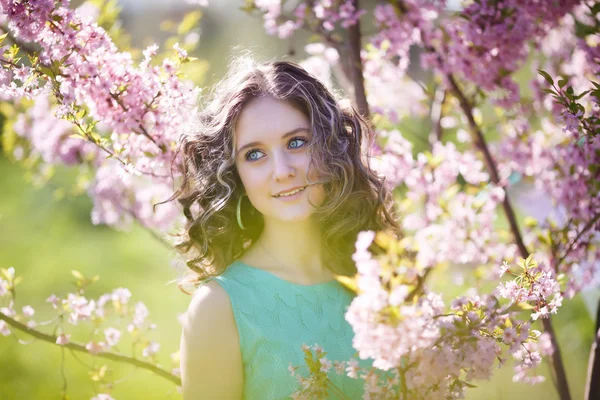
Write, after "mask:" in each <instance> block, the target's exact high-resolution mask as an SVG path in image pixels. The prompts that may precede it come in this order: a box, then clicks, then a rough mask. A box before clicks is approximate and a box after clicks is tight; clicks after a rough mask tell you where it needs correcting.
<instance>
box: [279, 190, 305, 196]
mask: <svg viewBox="0 0 600 400" xmlns="http://www.w3.org/2000/svg"><path fill="white" fill-rule="evenodd" d="M303 190H304V188H301V189H296V190H292V191H291V192H287V193H282V194H280V195H278V196H276V197H284V196H291V195H293V194H296V193H298V192H301V191H303Z"/></svg>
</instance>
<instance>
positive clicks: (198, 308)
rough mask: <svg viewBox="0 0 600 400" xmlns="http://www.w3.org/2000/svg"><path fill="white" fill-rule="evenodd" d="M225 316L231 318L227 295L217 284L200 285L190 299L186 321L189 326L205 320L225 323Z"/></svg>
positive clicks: (211, 282) (231, 312) (213, 282)
mask: <svg viewBox="0 0 600 400" xmlns="http://www.w3.org/2000/svg"><path fill="white" fill-rule="evenodd" d="M224 314H225V315H224ZM227 315H231V317H233V311H232V309H231V301H230V300H229V295H228V294H227V292H226V291H225V289H223V287H221V285H219V284H218V283H217V282H215V281H210V282H207V283H205V284H204V285H202V286H201V287H200V288H199V289H198V290H197V291H196V293H195V294H194V296H193V297H192V300H191V301H190V305H189V307H188V310H187V318H186V319H187V323H188V324H191V325H194V324H197V323H199V322H202V321H204V320H206V319H216V320H220V321H221V323H227V320H228V318H226V316H227Z"/></svg>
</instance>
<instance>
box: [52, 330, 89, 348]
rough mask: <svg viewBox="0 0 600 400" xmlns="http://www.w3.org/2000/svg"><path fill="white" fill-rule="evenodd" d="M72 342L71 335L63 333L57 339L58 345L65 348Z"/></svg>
mask: <svg viewBox="0 0 600 400" xmlns="http://www.w3.org/2000/svg"><path fill="white" fill-rule="evenodd" d="M70 341H71V335H69V334H64V333H61V334H60V335H58V337H57V338H56V344H58V345H60V346H64V345H66V344H68V343H69V342H70ZM86 348H87V347H86Z"/></svg>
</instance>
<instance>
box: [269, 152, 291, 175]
mask: <svg viewBox="0 0 600 400" xmlns="http://www.w3.org/2000/svg"><path fill="white" fill-rule="evenodd" d="M273 160H274V171H273V175H274V177H275V181H277V182H281V181H285V180H286V179H287V178H293V177H294V176H296V169H295V168H294V166H293V165H292V163H291V160H290V157H289V156H288V155H287V154H285V152H278V153H276V154H274V156H273Z"/></svg>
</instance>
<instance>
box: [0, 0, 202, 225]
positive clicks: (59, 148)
mask: <svg viewBox="0 0 600 400" xmlns="http://www.w3.org/2000/svg"><path fill="white" fill-rule="evenodd" d="M67 6H68V2H54V1H47V2H45V3H43V4H42V3H31V2H25V3H21V2H13V1H4V2H0V14H2V15H3V16H4V17H5V21H6V26H7V29H8V31H9V32H7V33H6V34H5V35H4V36H3V37H2V38H3V39H6V38H7V37H10V38H11V41H12V42H13V43H14V44H13V45H12V46H11V47H4V48H3V54H2V56H1V57H0V64H1V67H2V68H0V72H1V75H2V80H1V82H0V86H1V87H2V88H3V99H4V100H10V101H12V102H13V106H12V107H14V113H13V115H5V117H6V118H7V119H8V123H12V126H13V128H12V129H11V130H9V131H8V133H7V135H9V137H8V138H7V139H6V140H4V143H5V145H6V146H3V147H4V150H5V152H7V153H9V154H11V153H12V154H11V155H14V158H16V159H18V160H24V159H26V158H28V159H33V160H40V161H41V162H40V163H41V166H42V168H43V169H42V174H41V175H45V173H44V172H43V171H47V170H48V168H49V167H53V166H54V165H68V166H78V167H80V168H81V170H82V171H83V173H84V174H85V175H86V176H87V177H86V179H87V180H88V181H87V182H85V183H83V185H85V189H86V190H87V191H88V193H89V194H90V196H91V197H92V198H93V199H94V210H93V217H92V219H93V221H94V223H104V224H108V225H112V226H114V227H116V228H125V227H127V226H128V225H129V224H130V223H131V221H132V218H131V216H130V215H129V214H128V213H127V212H126V211H125V210H132V209H139V210H140V212H139V213H138V214H139V215H138V217H136V218H138V219H140V222H142V225H143V226H145V227H149V228H150V229H155V230H161V231H163V232H165V231H168V230H169V229H173V227H175V226H178V224H181V222H182V221H183V217H182V216H181V213H180V210H179V209H178V208H177V207H176V205H175V204H173V203H170V204H166V205H165V204H164V205H161V206H160V210H159V212H156V211H155V210H153V209H150V210H149V209H148V208H151V207H152V203H153V202H154V203H158V202H159V201H161V200H164V199H165V198H167V197H168V196H169V194H170V192H171V191H172V185H173V179H174V178H176V177H177V176H179V174H180V170H179V165H180V164H179V162H180V160H179V159H178V158H177V157H176V154H175V149H176V143H177V140H178V139H179V136H180V135H181V134H182V133H183V132H185V131H186V127H188V126H190V125H191V124H190V121H191V118H192V117H193V114H194V113H193V110H194V109H195V107H196V104H195V101H196V95H197V91H196V90H195V89H194V88H193V87H190V86H189V85H187V84H185V83H183V82H182V81H181V78H182V75H181V68H182V67H183V66H185V64H187V63H189V62H191V61H193V60H194V58H193V57H189V56H188V53H187V49H193V48H194V47H195V46H196V44H197V40H196V42H190V43H191V44H187V45H186V44H185V42H184V46H183V47H182V46H180V45H179V44H177V43H176V44H175V46H174V50H175V57H172V55H171V54H169V56H165V55H161V57H162V64H161V65H160V66H155V65H154V64H156V62H155V58H157V51H158V46H157V45H151V46H149V47H148V48H147V49H146V50H144V51H143V60H142V61H141V62H140V63H139V65H138V66H136V65H135V64H134V59H133V57H132V54H131V53H129V52H126V51H120V50H119V49H118V48H117V46H116V45H115V43H114V42H113V41H112V39H111V37H109V36H108V34H107V32H106V31H105V30H104V29H103V28H102V27H101V26H99V25H98V24H96V23H95V22H94V21H93V19H92V18H93V17H94V15H92V16H89V15H83V16H82V15H80V14H79V12H78V11H79V10H72V9H69V8H67ZM89 8H90V7H88V9H89ZM109 11H110V12H113V13H114V10H112V11H111V10H109ZM95 17H96V18H98V19H99V20H103V21H104V20H105V19H106V18H104V17H103V16H102V15H96V16H95ZM199 17H200V14H199V13H197V12H192V13H189V14H188V15H186V17H185V18H184V20H183V21H182V23H181V24H180V25H179V27H178V29H177V30H178V34H180V35H183V34H186V33H188V32H190V31H191V29H192V28H193V26H194V24H195V23H197V22H198V19H199ZM107 25H110V21H109V22H108V23H107ZM8 33H10V36H8ZM184 40H185V39H184ZM28 43H35V44H36V45H37V46H36V48H33V47H32V46H27V44H28ZM38 47H39V49H38ZM184 47H185V48H184ZM34 49H35V50H34ZM31 101H33V106H31V105H30V104H31ZM14 117H16V119H15V120H13V118H14ZM48 125H50V127H51V128H50V130H51V132H50V134H48V132H46V131H44V128H46V126H48ZM108 177H112V180H113V182H111V183H110V184H108V185H107V183H108V182H107V179H108ZM90 178H91V179H92V182H89V179H90ZM144 187H146V189H144V190H142V188H144ZM177 216H179V218H177Z"/></svg>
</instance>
